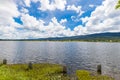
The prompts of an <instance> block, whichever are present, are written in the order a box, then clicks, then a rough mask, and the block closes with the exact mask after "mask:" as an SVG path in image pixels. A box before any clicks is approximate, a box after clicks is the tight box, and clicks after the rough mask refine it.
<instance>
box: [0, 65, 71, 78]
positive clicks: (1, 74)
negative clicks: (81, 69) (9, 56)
mask: <svg viewBox="0 0 120 80" xmlns="http://www.w3.org/2000/svg"><path fill="white" fill-rule="evenodd" d="M62 70H63V67H62V66H60V65H57V64H33V69H32V70H29V69H28V68H27V65H26V64H14V65H13V64H12V65H2V66H1V67H0V80H69V77H68V76H65V75H63V74H62Z"/></svg>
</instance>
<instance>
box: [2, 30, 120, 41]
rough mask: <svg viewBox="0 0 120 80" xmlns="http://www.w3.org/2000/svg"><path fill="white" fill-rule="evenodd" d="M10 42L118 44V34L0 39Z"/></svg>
mask: <svg viewBox="0 0 120 80" xmlns="http://www.w3.org/2000/svg"><path fill="white" fill-rule="evenodd" d="M1 40H11V41H92V42H94V41H95V42H96V41H105V42H120V32H116V33H98V34H89V35H82V36H71V37H54V38H38V39H1Z"/></svg>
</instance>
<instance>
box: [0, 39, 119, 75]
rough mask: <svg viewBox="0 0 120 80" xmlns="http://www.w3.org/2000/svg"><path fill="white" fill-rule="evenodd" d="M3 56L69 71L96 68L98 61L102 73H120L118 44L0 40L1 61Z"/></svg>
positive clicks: (12, 60)
mask: <svg viewBox="0 0 120 80" xmlns="http://www.w3.org/2000/svg"><path fill="white" fill-rule="evenodd" d="M4 58H6V59H7V60H8V63H10V64H11V63H13V64H16V63H28V62H29V61H32V62H33V63H42V62H49V63H59V64H63V65H66V66H67V67H68V73H70V74H72V73H74V71H75V70H77V69H86V70H90V71H96V66H97V65H98V64H101V65H102V70H103V72H102V73H103V74H108V75H111V76H113V77H118V76H120V75H119V74H120V43H104V42H103V43H99V42H38V41H36V42H31V41H28V42H27V41H25V42H24V41H22V42H21V41H0V60H2V59H4Z"/></svg>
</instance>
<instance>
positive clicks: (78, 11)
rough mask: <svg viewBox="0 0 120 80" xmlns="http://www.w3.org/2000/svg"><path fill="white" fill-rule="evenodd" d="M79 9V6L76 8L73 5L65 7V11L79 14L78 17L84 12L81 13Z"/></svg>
mask: <svg viewBox="0 0 120 80" xmlns="http://www.w3.org/2000/svg"><path fill="white" fill-rule="evenodd" d="M81 8H82V7H81V6H77V7H76V6H75V5H68V6H67V10H73V11H75V12H76V13H79V16H81V15H82V14H83V13H84V11H82V9H81Z"/></svg>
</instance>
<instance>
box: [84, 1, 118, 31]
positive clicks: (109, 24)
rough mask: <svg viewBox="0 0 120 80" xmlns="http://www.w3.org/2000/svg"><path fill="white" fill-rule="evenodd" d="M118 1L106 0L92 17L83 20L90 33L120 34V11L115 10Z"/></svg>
mask: <svg viewBox="0 0 120 80" xmlns="http://www.w3.org/2000/svg"><path fill="white" fill-rule="evenodd" d="M116 3H117V0H105V1H103V3H102V5H100V6H98V7H97V8H96V9H95V11H93V12H92V14H91V16H90V17H89V18H88V17H85V18H82V21H83V22H86V27H87V30H88V32H89V33H99V32H113V31H114V32H120V23H119V22H120V11H119V10H116V9H115V5H116Z"/></svg>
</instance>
